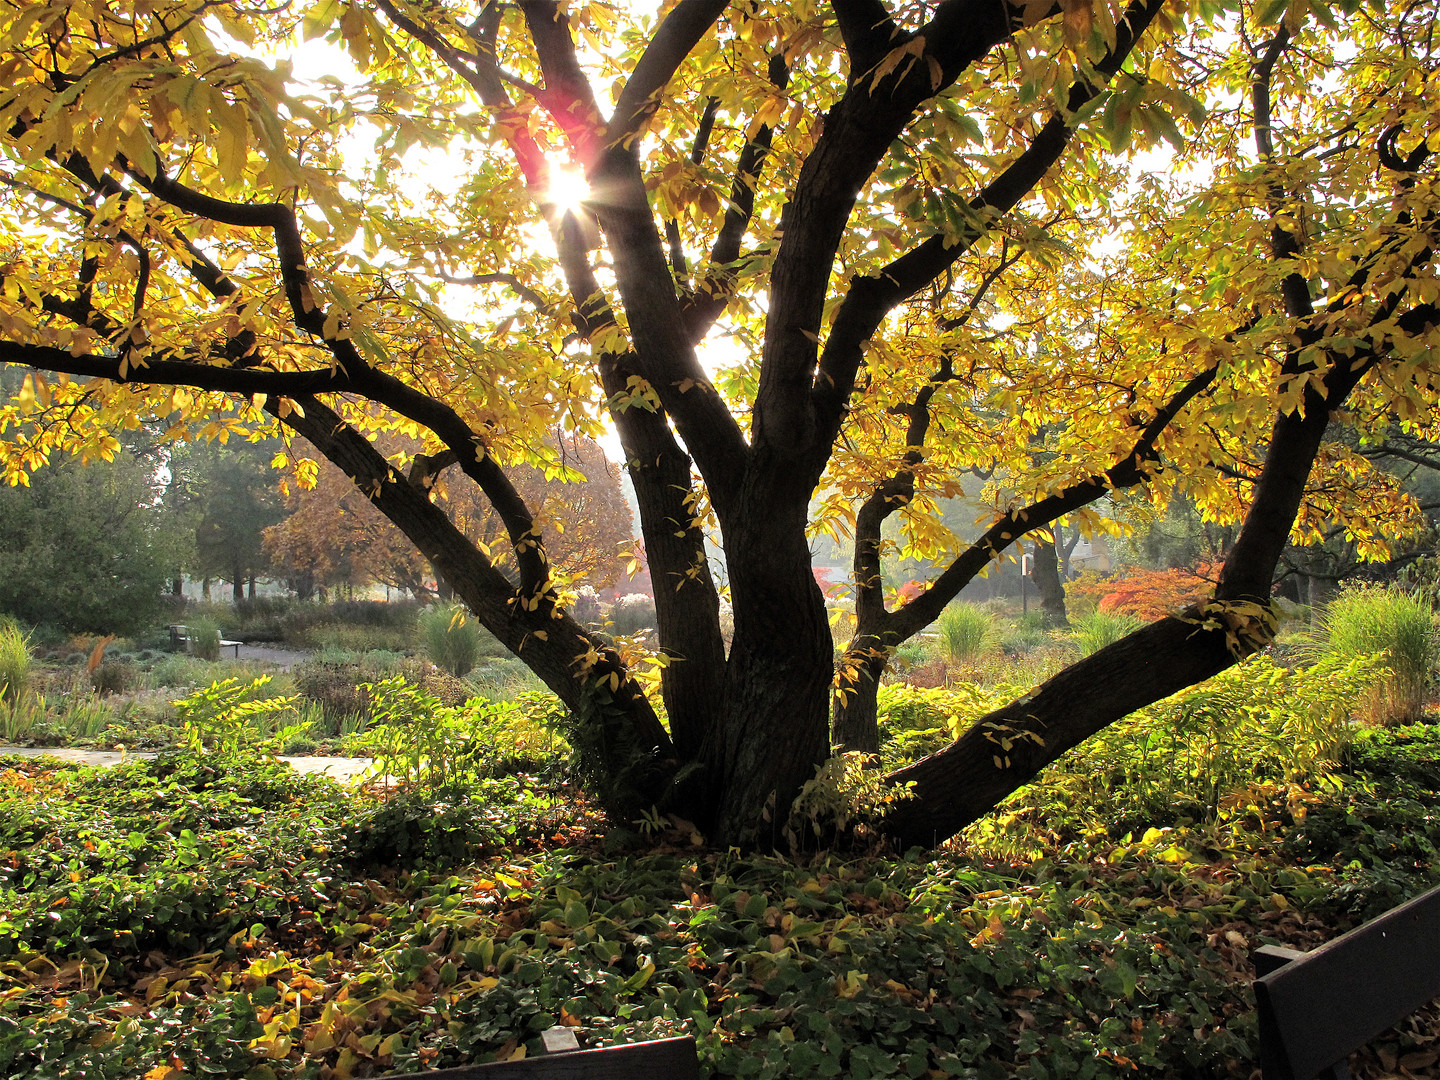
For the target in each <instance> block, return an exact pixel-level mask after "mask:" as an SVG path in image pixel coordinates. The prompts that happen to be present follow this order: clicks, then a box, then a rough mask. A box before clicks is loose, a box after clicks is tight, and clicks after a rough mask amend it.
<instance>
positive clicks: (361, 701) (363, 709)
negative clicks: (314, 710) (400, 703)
mask: <svg viewBox="0 0 1440 1080" xmlns="http://www.w3.org/2000/svg"><path fill="white" fill-rule="evenodd" d="M291 675H292V676H293V677H294V679H295V689H296V690H297V691H298V692H299V694H300V696H301V697H302V698H304V699H305V700H306V701H309V702H312V703H313V704H315V705H316V706H318V707H319V710H320V715H321V717H322V718H323V720H324V724H325V728H326V733H327V734H338V733H339V732H340V731H341V730H342V729H343V728H344V727H345V725H346V724H347V723H351V724H353V723H354V722H355V721H357V720H358V721H360V722H361V723H364V722H368V720H369V715H370V702H369V698H368V697H367V696H366V694H365V692H364V691H363V690H361V689H360V687H359V686H358V685H356V684H357V683H359V682H362V681H364V678H365V677H364V675H363V674H362V669H361V667H360V665H359V664H358V663H349V662H345V661H336V660H324V659H318V658H317V659H311V660H306V661H305V662H304V663H301V664H297V665H295V667H294V668H293V669H292V670H291Z"/></svg>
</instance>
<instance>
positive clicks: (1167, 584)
mask: <svg viewBox="0 0 1440 1080" xmlns="http://www.w3.org/2000/svg"><path fill="white" fill-rule="evenodd" d="M1215 570H1216V567H1215V565H1214V564H1212V563H1202V564H1201V565H1200V566H1199V567H1197V568H1196V569H1194V570H1131V571H1129V572H1128V573H1126V574H1125V575H1124V576H1123V577H1117V578H1112V579H1111V580H1109V581H1091V582H1084V583H1081V582H1076V583H1074V584H1072V585H1070V586H1067V588H1068V590H1069V591H1070V592H1071V593H1072V594H1078V595H1081V596H1095V597H1098V603H1097V605H1096V606H1098V607H1099V608H1100V610H1101V611H1124V612H1129V613H1130V614H1132V615H1137V616H1139V617H1140V618H1142V619H1145V620H1146V621H1151V620H1154V619H1158V618H1161V617H1162V616H1165V615H1173V614H1175V613H1176V612H1178V611H1183V610H1184V609H1185V608H1187V607H1189V606H1190V605H1191V604H1198V603H1202V602H1203V601H1205V600H1206V599H1208V598H1209V596H1210V593H1211V591H1212V590H1213V589H1214V587H1215V581H1214V576H1213V575H1214V572H1215Z"/></svg>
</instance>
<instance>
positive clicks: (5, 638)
mask: <svg viewBox="0 0 1440 1080" xmlns="http://www.w3.org/2000/svg"><path fill="white" fill-rule="evenodd" d="M29 681H30V639H29V637H28V636H26V635H25V634H22V633H21V632H20V627H19V626H18V625H17V624H16V623H15V622H14V621H13V620H11V619H0V702H3V703H4V704H7V705H11V706H14V705H18V704H19V703H20V699H21V698H22V697H24V695H25V688H26V686H27V684H28V683H29Z"/></svg>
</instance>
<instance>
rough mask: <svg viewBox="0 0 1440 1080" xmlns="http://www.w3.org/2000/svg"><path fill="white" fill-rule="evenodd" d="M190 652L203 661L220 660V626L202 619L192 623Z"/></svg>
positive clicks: (213, 621) (211, 620)
mask: <svg viewBox="0 0 1440 1080" xmlns="http://www.w3.org/2000/svg"><path fill="white" fill-rule="evenodd" d="M190 651H191V652H192V653H193V654H194V655H195V656H197V657H199V658H200V659H201V660H219V659H220V624H219V623H217V622H215V620H213V619H206V618H200V619H195V620H193V621H192V622H191V623H190Z"/></svg>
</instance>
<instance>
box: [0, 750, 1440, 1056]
mask: <svg viewBox="0 0 1440 1080" xmlns="http://www.w3.org/2000/svg"><path fill="white" fill-rule="evenodd" d="M0 770H3V773H0V890H3V891H0V1075H7V1076H17V1077H19V1076H24V1077H34V1078H37V1080H42V1078H66V1080H79V1078H81V1077H83V1078H85V1080H99V1078H116V1080H119V1078H125V1080H130V1078H139V1077H143V1078H146V1080H183V1078H189V1077H194V1078H200V1077H250V1078H255V1080H260V1078H266V1080H269V1078H280V1077H317V1078H328V1077H348V1076H356V1077H359V1076H374V1075H381V1074H384V1073H386V1072H392V1071H407V1070H418V1069H421V1068H440V1067H446V1066H454V1065H460V1064H465V1063H470V1062H478V1061H484V1060H490V1059H493V1058H497V1057H512V1056H514V1055H515V1054H517V1053H521V1052H529V1053H533V1052H535V1051H537V1050H538V1048H539V1033H540V1032H541V1031H542V1030H543V1029H545V1028H547V1027H549V1026H551V1025H554V1024H565V1025H569V1026H572V1027H574V1028H575V1029H576V1031H577V1033H578V1034H579V1036H580V1038H581V1040H582V1042H583V1043H585V1044H588V1045H604V1044H609V1043H612V1042H617V1041H632V1040H638V1039H645V1038H654V1037H660V1036H664V1035H669V1034H673V1033H678V1032H688V1033H691V1034H693V1035H695V1037H696V1038H697V1040H698V1043H699V1047H700V1054H701V1058H702V1063H703V1067H704V1070H705V1073H706V1075H709V1076H717V1077H756V1078H759V1077H780V1076H785V1077H812V1076H813V1077H832V1076H835V1077H839V1076H844V1077H858V1078H864V1077H870V1076H895V1077H916V1078H918V1077H945V1076H961V1077H986V1078H988V1077H996V1078H1001V1077H1024V1078H1034V1080H1044V1078H1046V1077H1077V1078H1084V1077H1120V1076H1147V1077H1151V1076H1153V1077H1206V1078H1213V1077H1226V1076H1229V1077H1247V1076H1249V1075H1250V1074H1251V1071H1252V1068H1253V1041H1254V1036H1255V1022H1254V1018H1253V1001H1252V999H1251V996H1250V993H1249V990H1248V981H1249V978H1250V977H1251V974H1252V972H1251V969H1250V966H1249V961H1248V956H1249V953H1250V951H1251V949H1252V948H1253V947H1254V946H1256V945H1258V944H1260V943H1264V942H1277V943H1286V944H1291V945H1295V946H1298V947H1302V948H1306V947H1311V946H1313V945H1314V944H1316V943H1318V942H1319V941H1321V940H1324V939H1325V938H1327V937H1329V936H1332V935H1333V934H1334V933H1336V932H1339V931H1341V930H1343V929H1346V928H1348V927H1349V926H1351V925H1354V924H1356V923H1357V922H1358V921H1360V920H1363V919H1365V918H1368V917H1371V916H1373V915H1374V914H1377V913H1378V912H1380V911H1383V910H1385V909H1386V908H1388V907H1390V906H1392V905H1393V904H1395V903H1398V902H1400V901H1401V900H1403V899H1405V898H1407V897H1409V896H1411V895H1414V894H1416V893H1418V892H1420V891H1422V890H1423V889H1425V888H1427V887H1429V886H1431V885H1433V884H1435V883H1436V882H1437V881H1440V869H1437V860H1436V858H1435V856H1436V851H1437V848H1440V810H1437V805H1440V794H1437V792H1440V728H1437V727H1433V726H1430V727H1412V728H1406V729H1400V730H1398V731H1393V732H1385V733H1378V734H1367V735H1365V736H1362V737H1361V738H1359V739H1358V740H1357V741H1356V742H1355V743H1354V744H1353V745H1352V746H1351V747H1350V748H1349V750H1348V751H1347V753H1346V758H1345V763H1344V765H1343V766H1342V768H1340V769H1339V770H1338V771H1336V772H1335V773H1333V774H1332V775H1330V776H1329V777H1328V778H1325V779H1322V780H1319V781H1316V782H1313V783H1308V784H1297V783H1294V782H1284V781H1268V782H1263V783H1257V784H1252V785H1251V786H1249V787H1247V788H1244V789H1243V790H1239V791H1236V792H1232V793H1231V794H1229V795H1227V796H1226V798H1225V799H1223V800H1221V804H1220V805H1217V807H1216V813H1215V815H1214V816H1213V818H1211V819H1208V820H1206V821H1205V822H1204V823H1202V824H1194V823H1191V824H1187V823H1185V822H1184V821H1180V822H1172V823H1169V824H1167V825H1165V826H1164V827H1154V826H1152V827H1146V828H1139V827H1136V828H1131V825H1132V824H1133V823H1132V822H1129V821H1119V820H1118V819H1117V820H1115V821H1112V822H1110V823H1109V825H1111V826H1113V828H1110V827H1107V823H1106V822H1103V821H1101V822H1091V823H1090V827H1089V831H1088V833H1087V834H1086V835H1083V836H1077V835H1070V836H1062V835H1060V834H1059V833H1054V834H1052V835H1053V842H1052V843H1050V845H1049V846H1048V847H1046V846H1045V845H1044V844H1043V843H1042V844H1040V845H1039V847H1038V848H1035V849H1034V850H1030V851H1027V853H1026V854H1025V855H1024V857H1019V856H1015V855H1013V854H1012V855H1010V856H1009V857H1007V858H1004V859H1002V858H998V857H996V855H995V852H996V851H997V850H999V849H995V848H990V849H985V848H983V847H981V848H976V847H973V846H972V847H971V848H969V849H962V850H959V851H957V852H953V853H946V854H941V855H939V856H925V857H921V856H919V855H918V854H915V855H912V856H910V857H897V856H894V855H882V854H876V853H873V852H872V853H869V854H839V853H836V852H834V851H831V852H828V853H820V854H812V855H807V856H803V857H792V858H780V857H775V856H753V855H746V854H741V853H738V852H734V851H730V852H724V851H713V850H709V849H707V848H705V847H703V846H699V845H698V844H696V843H694V842H693V840H692V838H691V836H690V834H689V831H688V830H687V829H684V828H678V829H677V828H668V829H663V830H662V829H661V828H660V825H661V823H660V819H658V818H657V819H655V820H654V821H652V822H650V823H649V826H648V829H649V831H648V832H645V833H644V834H642V833H629V834H625V833H620V832H617V831H613V830H612V831H611V832H610V833H609V834H608V835H607V834H606V833H605V832H604V831H603V830H602V829H601V828H600V827H599V824H598V823H597V822H596V821H595V820H594V819H593V818H592V817H590V816H589V815H588V813H587V811H586V810H585V808H584V805H583V802H581V801H579V800H578V799H577V798H576V797H575V796H574V793H573V792H559V793H556V792H554V791H547V790H544V789H543V788H537V787H536V786H535V785H533V784H530V783H527V781H525V780H524V779H523V778H515V777H500V778H488V779H486V778H471V779H469V780H468V781H467V782H466V784H465V785H464V786H463V787H462V788H449V789H444V788H442V789H439V790H424V791H419V790H417V791H412V792H410V793H403V792H402V793H398V794H397V793H396V792H394V791H393V790H392V791H390V792H388V793H381V792H377V791H371V792H355V791H350V790H347V789H344V788H341V787H339V786H337V785H335V784H334V783H332V782H330V781H328V780H326V779H324V778H318V777H299V776H296V775H294V774H293V773H291V772H290V771H289V770H288V769H286V768H285V767H283V766H280V765H277V764H274V763H268V764H267V763H264V762H260V763H256V762H254V761H246V760H244V759H242V758H239V757H225V756H223V755H218V754H216V753H214V752H211V753H208V754H201V753H189V754H176V755H165V756H162V757H160V758H157V759H155V760H153V761H144V762H131V763H128V764H126V765H124V766H122V767H120V768H117V769H112V770H106V771H97V770H87V769H77V768H63V767H59V766H57V765H55V763H49V764H46V763H43V762H41V763H37V762H35V761H33V760H21V759H9V760H7V761H0ZM1043 790H1044V789H1043V785H1042V787H1041V788H1039V789H1037V791H1040V792H1042V794H1039V795H1036V796H1035V798H1044V797H1045V796H1044V795H1043ZM387 794H388V797H386V795H387ZM1010 813H1011V815H1012V816H1014V815H1016V814H1017V813H1018V811H1017V810H1016V809H1015V808H1014V807H1013V806H1012V807H1011V808H1010ZM1121 828H1124V829H1126V830H1127V831H1125V832H1120V831H1118V830H1119V829H1121ZM978 842H979V841H978V840H977V841H976V843H978ZM985 850H989V851H990V852H991V853H990V855H988V856H986V855H984V854H981V853H980V852H983V851H985ZM1437 1029H1440V1025H1437V1024H1436V1023H1435V1016H1434V1015H1433V1010H1432V1013H1431V1014H1421V1015H1420V1016H1419V1017H1417V1018H1416V1019H1414V1020H1412V1021H1410V1022H1408V1023H1407V1024H1406V1025H1403V1026H1402V1029H1400V1030H1398V1031H1397V1032H1393V1033H1391V1034H1390V1035H1389V1036H1387V1037H1386V1038H1384V1039H1382V1040H1381V1041H1380V1043H1379V1044H1378V1046H1377V1048H1376V1049H1374V1050H1372V1051H1371V1052H1370V1057H1371V1061H1370V1065H1371V1066H1372V1067H1373V1069H1374V1070H1377V1071H1388V1072H1389V1073H1390V1074H1391V1075H1401V1076H1404V1075H1412V1076H1424V1075H1433V1069H1432V1066H1434V1064H1435V1062H1436V1060H1437V1056H1440V1055H1437V1052H1436V1051H1437V1050H1440V1039H1437V1036H1436V1034H1435V1032H1436V1030H1437Z"/></svg>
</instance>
